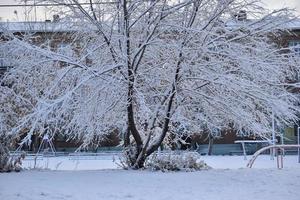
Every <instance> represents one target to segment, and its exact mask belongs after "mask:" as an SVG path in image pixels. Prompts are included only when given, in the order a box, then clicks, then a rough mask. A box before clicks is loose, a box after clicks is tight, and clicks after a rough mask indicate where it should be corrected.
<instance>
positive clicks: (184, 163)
mask: <svg viewBox="0 0 300 200" xmlns="http://www.w3.org/2000/svg"><path fill="white" fill-rule="evenodd" d="M146 167H147V168H149V169H151V170H161V171H163V172H165V171H181V170H183V171H196V170H207V169H210V168H211V167H209V166H208V165H207V164H206V163H205V162H204V161H203V160H200V155H199V154H198V153H196V152H181V153H176V152H170V153H163V154H153V155H152V156H151V157H150V158H149V159H148V160H147V162H146Z"/></svg>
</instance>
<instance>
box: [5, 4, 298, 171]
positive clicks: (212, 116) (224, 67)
mask: <svg viewBox="0 0 300 200" xmlns="http://www.w3.org/2000/svg"><path fill="white" fill-rule="evenodd" d="M46 2H55V1H51V0H47V1H46V0H37V3H46ZM62 2H63V3H66V7H65V8H64V10H63V11H64V13H63V14H62V16H61V21H60V22H55V23H57V24H56V26H59V27H60V29H59V30H60V32H55V31H52V32H50V33H49V32H48V33H47V34H46V33H45V35H43V34H41V35H39V34H38V33H35V34H34V33H31V34H30V35H26V34H25V35H23V36H18V37H17V36H16V35H12V34H11V32H9V30H7V31H4V35H5V33H7V34H6V36H5V37H7V38H6V40H5V41H3V42H1V44H0V45H1V47H2V48H4V49H6V50H9V51H10V55H11V59H12V60H13V62H14V67H13V68H12V69H11V70H9V72H8V73H7V74H6V75H5V76H4V78H3V80H2V86H1V99H0V101H4V99H5V98H8V97H11V99H12V100H10V101H9V102H8V101H7V102H8V103H11V106H6V107H5V108H3V107H1V109H6V111H5V112H3V113H4V114H2V115H1V120H2V121H1V123H2V124H1V127H6V128H5V132H6V133H10V134H18V133H20V132H22V131H23V132H24V131H25V132H28V133H29V134H36V133H39V134H43V133H44V130H45V128H47V127H48V129H51V130H52V133H53V134H64V135H67V136H68V137H70V138H84V140H85V141H86V143H89V142H91V140H92V138H94V137H95V136H97V137H98V136H105V135H106V134H107V133H109V131H110V130H112V129H113V128H118V129H120V130H122V131H123V132H124V146H125V147H128V149H131V150H130V151H132V147H134V149H135V151H134V153H130V158H129V160H130V165H131V166H132V167H134V168H139V167H142V166H143V164H144V161H145V158H146V157H147V156H149V155H150V154H152V153H153V152H154V151H156V150H157V148H158V147H159V146H160V145H161V143H162V142H163V141H164V139H165V137H166V135H167V132H168V131H169V129H170V127H171V129H172V126H173V125H172V124H175V123H180V124H182V125H184V126H186V127H190V128H191V129H192V130H193V131H189V132H201V131H202V130H203V129H206V130H211V131H213V130H216V129H217V130H222V129H227V128H231V129H235V130H243V131H246V132H252V133H255V134H257V135H260V136H266V134H267V133H269V132H270V130H271V123H270V121H271V116H272V114H273V115H274V116H275V120H276V122H277V124H278V125H282V126H284V125H286V124H289V123H290V122H292V121H294V120H296V119H297V113H298V111H299V108H298V107H297V106H296V105H297V103H298V101H299V100H298V98H297V95H296V94H293V93H291V92H290V91H289V90H288V89H287V85H288V84H287V82H286V80H288V79H289V80H290V79H291V78H292V77H294V76H295V73H297V72H298V70H299V69H298V68H297V67H298V66H299V64H298V63H299V58H296V57H293V56H292V53H289V51H286V49H282V48H281V47H278V46H277V45H276V44H275V43H274V42H273V41H272V37H277V36H279V35H280V34H282V33H284V31H285V30H283V25H284V24H286V23H287V22H290V21H291V19H292V15H291V14H290V12H289V11H288V10H287V9H282V10H277V11H273V12H267V11H266V10H264V9H263V8H262V7H260V4H259V2H258V1H252V0H245V1H239V0H185V1H158V0H157V1H156V0H154V1H141V0H134V1H127V0H122V1H117V2H115V3H112V4H108V5H103V6H102V7H101V10H102V11H103V12H101V14H100V15H99V12H98V10H97V9H100V7H98V6H95V5H93V4H90V5H89V6H83V5H81V4H79V3H77V1H75V0H74V1H72V0H70V1H69V0H68V1H67V0H64V1H62ZM91 2H92V1H91ZM68 3H72V4H68ZM241 11H243V12H241ZM236 14H240V15H236ZM247 17H248V18H247ZM55 23H54V22H53V23H52V26H54V24H55ZM62 24H66V25H62ZM70 27H72V28H71V29H70ZM68 28H69V30H68ZM53 30H56V29H55V28H54V29H53ZM46 35H47V37H46ZM49 35H51V37H48V36H49ZM1 47H0V48H1ZM296 85H297V84H294V86H296ZM4 93H5V94H4ZM1 105H2V104H1ZM3 105H4V104H3ZM12 105H13V107H14V108H15V110H14V111H10V110H9V109H11V107H12ZM21 110H22V112H21ZM9 112H10V114H8V113H9ZM11 113H14V116H13V117H9V115H12V114H11ZM8 118H9V119H8ZM7 121H11V122H10V123H8V122H7ZM12 121H13V123H12ZM7 124H9V126H8V125H7ZM157 127H159V128H160V129H159V130H160V131H154V130H157Z"/></svg>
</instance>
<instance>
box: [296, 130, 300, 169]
mask: <svg viewBox="0 0 300 200" xmlns="http://www.w3.org/2000/svg"><path fill="white" fill-rule="evenodd" d="M297 139H298V145H299V144H300V127H298V131H297ZM298 163H300V148H298Z"/></svg>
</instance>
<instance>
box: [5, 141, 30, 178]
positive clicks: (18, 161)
mask: <svg viewBox="0 0 300 200" xmlns="http://www.w3.org/2000/svg"><path fill="white" fill-rule="evenodd" d="M24 158H25V154H23V153H22V154H21V155H19V156H16V157H12V156H11V155H10V154H9V150H8V147H7V146H6V145H5V143H4V142H1V140H0V173H1V172H11V171H16V172H19V171H21V169H22V167H21V165H22V159H24Z"/></svg>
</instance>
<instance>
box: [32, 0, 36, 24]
mask: <svg viewBox="0 0 300 200" xmlns="http://www.w3.org/2000/svg"><path fill="white" fill-rule="evenodd" d="M33 4H34V21H35V22H36V20H37V18H36V2H35V0H34V1H33Z"/></svg>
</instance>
